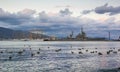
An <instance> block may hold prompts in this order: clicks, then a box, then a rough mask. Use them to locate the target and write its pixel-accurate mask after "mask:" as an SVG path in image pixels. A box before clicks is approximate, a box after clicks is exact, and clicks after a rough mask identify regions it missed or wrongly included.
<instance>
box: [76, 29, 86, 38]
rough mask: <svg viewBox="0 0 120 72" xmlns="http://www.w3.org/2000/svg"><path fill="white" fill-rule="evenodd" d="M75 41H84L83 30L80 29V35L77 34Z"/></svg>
mask: <svg viewBox="0 0 120 72" xmlns="http://www.w3.org/2000/svg"><path fill="white" fill-rule="evenodd" d="M76 39H77V40H86V33H85V32H84V31H83V28H81V33H79V34H78V35H77V36H76Z"/></svg>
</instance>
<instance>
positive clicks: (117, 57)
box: [0, 41, 120, 72]
mask: <svg viewBox="0 0 120 72" xmlns="http://www.w3.org/2000/svg"><path fill="white" fill-rule="evenodd" d="M108 52H109V53H108ZM0 72H120V42H102V41H99V42H97V41H92V42H91V41H88V42H87V41H85V42H84V41H83V42H79V41H76V42H74V41H73V42H69V41H64V42H63V41H62V42H59V41H53V42H52V41H48V42H39V41H0Z"/></svg>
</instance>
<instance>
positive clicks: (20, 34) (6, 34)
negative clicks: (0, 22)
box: [0, 27, 49, 39]
mask: <svg viewBox="0 0 120 72" xmlns="http://www.w3.org/2000/svg"><path fill="white" fill-rule="evenodd" d="M47 37H49V36H46V35H43V34H34V33H30V32H28V31H22V30H12V29H8V28H3V27H0V39H23V38H32V39H36V38H47Z"/></svg>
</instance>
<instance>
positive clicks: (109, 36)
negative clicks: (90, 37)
mask: <svg viewBox="0 0 120 72" xmlns="http://www.w3.org/2000/svg"><path fill="white" fill-rule="evenodd" d="M110 35H111V34H110V32H108V37H109V40H110Z"/></svg>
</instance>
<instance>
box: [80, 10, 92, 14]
mask: <svg viewBox="0 0 120 72" xmlns="http://www.w3.org/2000/svg"><path fill="white" fill-rule="evenodd" d="M92 11H93V10H84V11H83V12H81V13H82V14H89V13H90V12H92Z"/></svg>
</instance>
